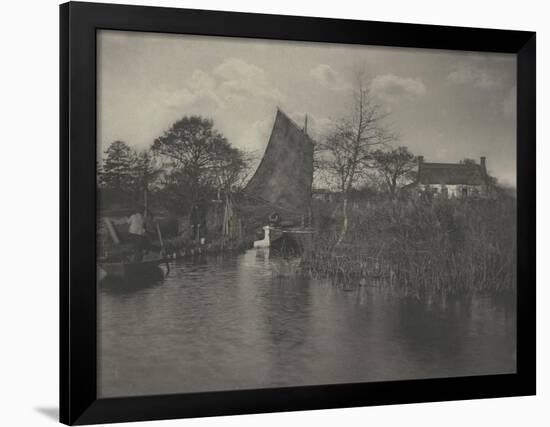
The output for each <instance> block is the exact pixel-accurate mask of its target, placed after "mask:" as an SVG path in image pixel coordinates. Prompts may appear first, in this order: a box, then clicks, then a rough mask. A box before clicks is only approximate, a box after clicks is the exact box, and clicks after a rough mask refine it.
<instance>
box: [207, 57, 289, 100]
mask: <svg viewBox="0 0 550 427" xmlns="http://www.w3.org/2000/svg"><path fill="white" fill-rule="evenodd" d="M213 74H214V75H215V76H216V77H217V78H218V79H219V80H220V84H219V86H218V90H219V92H220V96H221V97H222V98H223V99H225V100H230V99H234V98H236V97H237V98H249V97H251V98H252V99H254V98H267V99H269V100H272V101H281V100H282V99H283V94H282V93H281V92H280V91H278V90H277V89H275V88H274V87H273V85H272V83H271V82H270V81H269V79H268V78H267V76H266V73H265V71H264V70H263V68H260V67H258V66H256V65H254V64H249V63H248V62H245V61H243V60H241V59H238V58H230V59H228V60H226V61H224V62H223V63H222V64H220V65H218V66H217V67H216V68H215V69H214V72H213Z"/></svg>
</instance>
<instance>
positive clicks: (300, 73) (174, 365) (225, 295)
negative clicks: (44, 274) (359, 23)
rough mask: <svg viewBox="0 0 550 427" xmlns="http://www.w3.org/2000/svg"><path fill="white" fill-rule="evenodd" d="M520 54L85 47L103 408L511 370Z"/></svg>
mask: <svg viewBox="0 0 550 427" xmlns="http://www.w3.org/2000/svg"><path fill="white" fill-rule="evenodd" d="M516 62H517V56H516V55H515V54H501V53H486V52H483V53H481V52H467V51H465V52H461V51H446V50H436V49H418V48H397V47H377V46H366V45H347V44H336V43H319V42H297V41H279V40H262V39H245V38H231V37H214V36H193V35H183V34H161V33H148V32H125V31H115V30H99V31H98V32H97V141H96V143H97V207H98V209H97V218H96V219H97V221H96V222H97V233H96V234H97V373H98V378H97V393H98V397H101V398H106V397H123V396H145V395H159V394H173V393H195V392H208V391H223V390H246V389H261V388H275V387H292V386H305V385H326V384H345V383H365V382H378V381H395V380H411V379H428V378H432V379H433V378H451V377H464V376H478V375H496V374H513V373H516V267H517V261H516V256H517V244H516V238H517V229H516V163H517V162H516V90H517V89H516V85H517V82H516V69H517V64H516Z"/></svg>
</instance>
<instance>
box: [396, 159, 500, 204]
mask: <svg viewBox="0 0 550 427" xmlns="http://www.w3.org/2000/svg"><path fill="white" fill-rule="evenodd" d="M407 189H416V190H417V191H418V192H419V193H426V192H431V193H432V194H436V195H439V196H441V197H457V198H463V197H489V196H490V194H491V179H490V176H489V175H488V174H487V167H486V158H485V157H481V158H480V162H479V164H477V163H475V162H464V163H427V162H424V157H423V156H418V172H417V176H416V180H415V181H414V182H413V183H412V184H409V185H408V186H407Z"/></svg>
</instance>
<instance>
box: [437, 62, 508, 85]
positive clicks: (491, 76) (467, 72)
mask: <svg viewBox="0 0 550 427" xmlns="http://www.w3.org/2000/svg"><path fill="white" fill-rule="evenodd" d="M448 79H449V80H450V81H451V82H452V83H454V84H458V85H471V86H473V87H476V88H480V89H493V88H495V87H498V86H500V85H501V83H502V80H501V78H500V77H499V76H498V75H497V73H495V72H494V71H491V70H489V69H488V68H486V67H483V66H482V65H474V64H468V63H459V64H456V66H455V67H454V69H453V70H452V71H451V72H450V73H449V75H448Z"/></svg>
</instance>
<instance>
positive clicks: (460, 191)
mask: <svg viewBox="0 0 550 427" xmlns="http://www.w3.org/2000/svg"><path fill="white" fill-rule="evenodd" d="M418 189H419V190H420V191H427V190H430V191H432V192H433V193H435V194H440V195H444V194H445V191H446V192H447V197H449V198H452V197H456V198H461V197H464V196H466V197H471V196H486V191H485V188H484V186H483V185H466V184H457V185H445V184H430V185H425V184H419V185H418Z"/></svg>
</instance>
